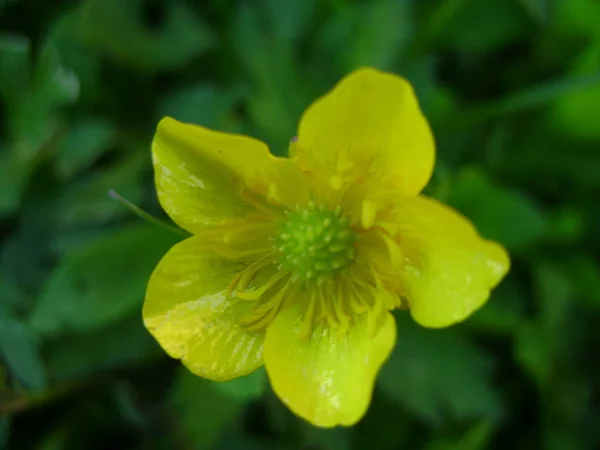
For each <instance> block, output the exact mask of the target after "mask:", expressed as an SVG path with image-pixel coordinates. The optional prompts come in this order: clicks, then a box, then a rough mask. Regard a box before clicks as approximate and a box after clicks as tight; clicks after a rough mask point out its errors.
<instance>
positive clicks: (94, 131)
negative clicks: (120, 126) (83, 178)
mask: <svg viewBox="0 0 600 450" xmlns="http://www.w3.org/2000/svg"><path fill="white" fill-rule="evenodd" d="M116 131H117V130H116V128H115V126H114V125H113V124H111V123H110V122H108V121H107V120H103V119H96V118H91V117H86V118H83V119H76V120H74V121H73V122H71V124H70V126H69V129H68V131H67V133H66V135H65V136H64V138H63V140H62V142H61V143H60V145H59V146H58V154H57V155H56V161H55V165H56V170H57V172H58V174H59V175H60V176H61V178H63V179H67V178H71V177H72V176H73V175H75V174H76V173H78V172H81V171H82V170H85V169H87V168H88V167H89V166H91V165H92V164H93V163H94V161H95V160H97V159H98V158H99V157H100V156H101V155H102V153H104V152H105V151H106V150H107V149H108V148H109V147H110V146H112V145H113V144H114V142H115V137H116V136H115V134H116Z"/></svg>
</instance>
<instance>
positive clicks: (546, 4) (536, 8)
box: [520, 0, 554, 25]
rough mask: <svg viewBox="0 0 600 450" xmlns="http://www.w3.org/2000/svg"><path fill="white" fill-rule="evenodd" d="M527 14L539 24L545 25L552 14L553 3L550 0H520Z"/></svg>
mask: <svg viewBox="0 0 600 450" xmlns="http://www.w3.org/2000/svg"><path fill="white" fill-rule="evenodd" d="M520 2H521V5H522V6H523V8H524V9H525V11H526V12H527V13H528V14H529V16H530V17H531V18H532V19H533V20H535V21H536V22H537V23H539V24H541V25H547V24H548V23H549V22H550V19H551V17H552V16H553V15H554V14H553V9H554V3H553V2H552V1H551V0H520Z"/></svg>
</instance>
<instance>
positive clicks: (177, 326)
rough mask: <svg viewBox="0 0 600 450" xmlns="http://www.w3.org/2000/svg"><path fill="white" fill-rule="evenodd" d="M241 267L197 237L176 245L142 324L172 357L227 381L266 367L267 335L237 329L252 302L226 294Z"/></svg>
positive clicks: (151, 290) (157, 276)
mask: <svg viewBox="0 0 600 450" xmlns="http://www.w3.org/2000/svg"><path fill="white" fill-rule="evenodd" d="M242 268H243V263H242V262H232V261H229V260H226V259H223V258H220V257H219V256H217V255H216V254H215V253H213V252H212V251H211V245H210V242H209V240H207V239H206V238H205V237H204V236H202V235H198V236H194V237H191V238H189V239H187V240H185V241H182V242H180V243H179V244H177V245H175V246H174V247H173V248H172V249H171V250H170V251H169V252H168V253H167V255H166V256H165V257H164V258H163V259H162V261H161V262H160V263H159V265H158V266H157V268H156V270H155V271H154V273H153V274H152V277H151V279H150V282H149V285H148V291H147V294H146V301H145V303H144V309H143V317H144V324H145V325H146V327H147V328H148V330H149V331H150V333H152V335H153V336H154V337H155V338H156V340H157V341H158V342H159V343H160V345H161V346H162V347H163V348H164V349H165V351H166V352H167V353H168V354H169V355H171V356H172V357H173V358H179V359H181V360H182V362H183V363H184V364H185V365H186V366H187V367H188V368H189V369H190V370H191V371H192V372H194V373H195V374H197V375H200V376H202V377H205V378H210V379H213V380H227V379H231V378H235V377H238V376H241V375H246V374H248V373H250V372H252V371H254V370H255V369H257V368H258V367H260V366H261V365H262V353H263V348H262V344H263V339H264V333H249V332H247V331H246V330H244V329H243V328H242V327H240V325H239V320H240V318H241V317H243V316H245V315H246V314H248V313H249V312H250V311H251V310H252V308H253V307H254V305H253V303H252V302H244V301H242V300H237V299H231V298H228V297H227V294H226V291H227V286H228V285H229V283H230V282H231V281H232V279H233V277H234V276H235V274H237V273H239V272H240V270H242Z"/></svg>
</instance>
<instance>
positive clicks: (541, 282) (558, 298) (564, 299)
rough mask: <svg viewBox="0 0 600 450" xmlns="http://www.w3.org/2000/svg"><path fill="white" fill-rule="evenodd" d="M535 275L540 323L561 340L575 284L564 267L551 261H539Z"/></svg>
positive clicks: (551, 334)
mask: <svg viewBox="0 0 600 450" xmlns="http://www.w3.org/2000/svg"><path fill="white" fill-rule="evenodd" d="M534 276H535V278H534V282H535V288H536V297H537V300H538V304H539V314H540V316H539V318H540V323H541V324H542V325H543V326H544V327H546V329H547V330H548V334H549V335H550V336H552V337H554V338H556V339H557V341H559V340H560V339H558V336H559V335H560V333H561V330H562V328H563V324H564V323H565V319H566V317H567V310H568V309H569V307H570V305H571V299H572V296H573V292H574V291H573V285H572V283H571V280H570V278H569V277H568V276H567V274H565V272H564V270H563V269H562V267H561V266H560V265H558V264H556V263H553V262H549V261H538V262H537V264H536V265H535V268H534Z"/></svg>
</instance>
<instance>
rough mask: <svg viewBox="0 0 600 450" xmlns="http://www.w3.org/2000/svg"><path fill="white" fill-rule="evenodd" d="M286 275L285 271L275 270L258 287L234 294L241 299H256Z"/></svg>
mask: <svg viewBox="0 0 600 450" xmlns="http://www.w3.org/2000/svg"><path fill="white" fill-rule="evenodd" d="M287 275H288V273H287V272H283V271H277V272H276V273H275V274H274V275H272V276H271V278H269V279H268V280H267V282H266V283H265V284H263V285H262V286H261V287H260V288H258V289H255V290H253V291H238V292H236V294H235V295H236V296H237V297H239V298H241V299H242V300H258V299H259V298H260V297H261V296H262V295H263V294H264V293H265V292H267V291H268V290H269V289H271V288H272V287H273V286H274V285H275V284H276V283H277V282H278V281H279V280H281V279H282V278H284V277H286V276H287Z"/></svg>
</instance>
